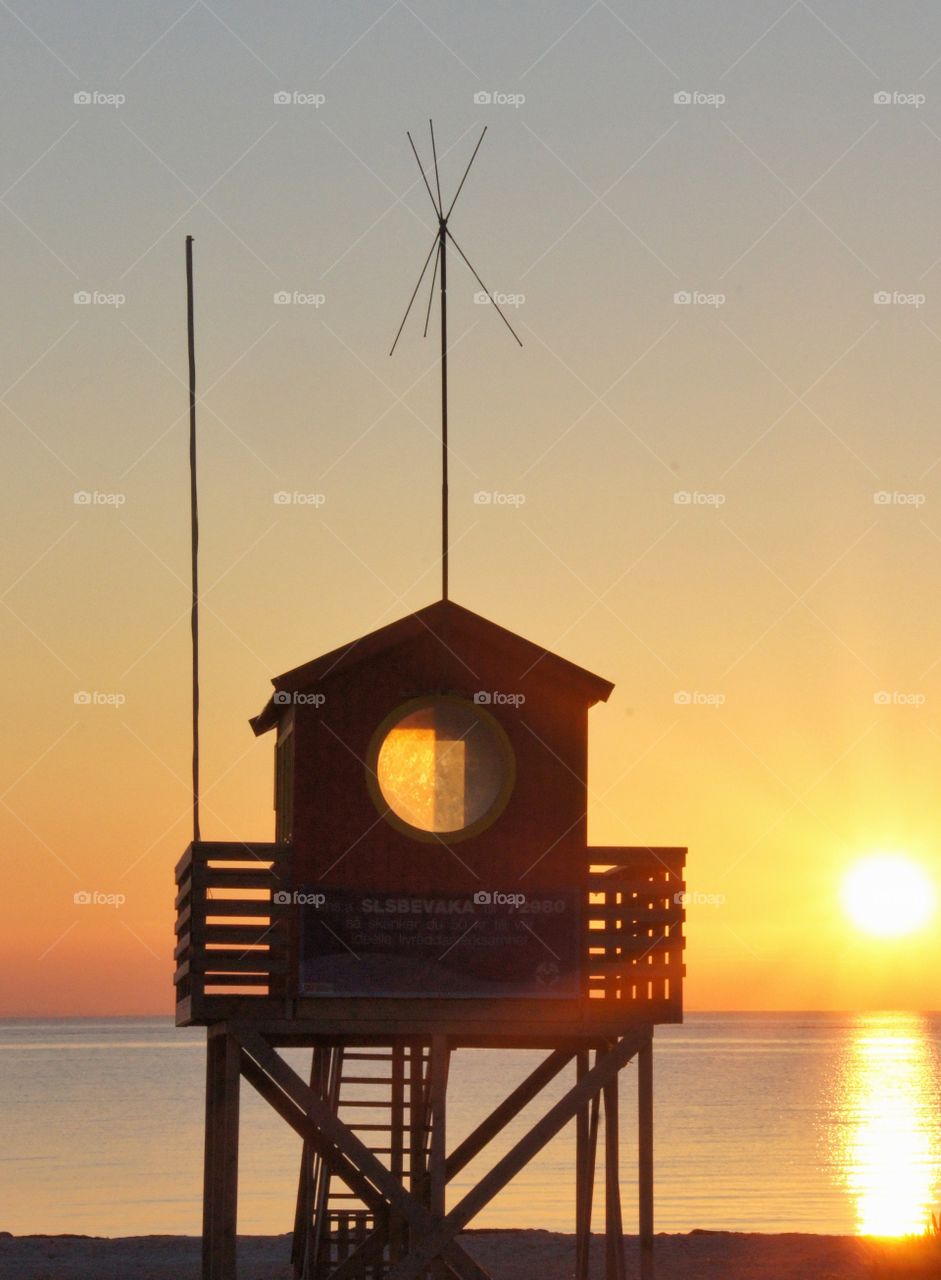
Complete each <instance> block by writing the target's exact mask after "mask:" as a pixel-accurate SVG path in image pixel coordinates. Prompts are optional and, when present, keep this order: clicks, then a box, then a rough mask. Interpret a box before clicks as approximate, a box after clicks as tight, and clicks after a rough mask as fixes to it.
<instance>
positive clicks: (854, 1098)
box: [0, 1014, 941, 1236]
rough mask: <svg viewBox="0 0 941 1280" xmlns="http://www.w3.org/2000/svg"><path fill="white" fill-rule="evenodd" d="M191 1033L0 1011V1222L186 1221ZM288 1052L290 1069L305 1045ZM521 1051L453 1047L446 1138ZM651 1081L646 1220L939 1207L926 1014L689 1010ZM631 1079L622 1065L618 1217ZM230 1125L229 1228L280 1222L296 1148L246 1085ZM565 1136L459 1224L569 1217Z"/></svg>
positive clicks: (193, 1164) (517, 1074) (199, 1045)
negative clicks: (233, 1196) (234, 1211)
mask: <svg viewBox="0 0 941 1280" xmlns="http://www.w3.org/2000/svg"><path fill="white" fill-rule="evenodd" d="M203 1045H204V1039H203V1033H202V1032H199V1031H176V1030H175V1029H173V1027H172V1026H171V1025H170V1024H169V1022H168V1021H165V1020H163V1019H107V1020H81V1021H15V1022H0V1230H7V1231H12V1232H14V1233H17V1234H19V1233H26V1232H78V1233H87V1234H97V1235H115V1236H116V1235H130V1234H142V1233H148V1232H158V1233H164V1232H167V1233H188V1234H192V1233H196V1232H198V1230H199V1214H200V1208H199V1201H200V1194H201V1181H200V1180H201V1160H202V1087H203V1058H204V1048H203ZM287 1056H288V1057H289V1058H291V1060H292V1061H293V1062H294V1063H295V1064H296V1066H297V1068H298V1069H299V1070H301V1071H302V1073H304V1071H305V1066H304V1063H305V1055H302V1054H289V1055H287ZM536 1061H537V1057H536V1055H534V1054H529V1053H523V1052H515V1053H506V1054H494V1053H489V1052H482V1051H465V1052H461V1053H458V1054H457V1056H456V1059H455V1061H454V1064H453V1068H452V1090H451V1094H450V1098H451V1108H452V1109H451V1115H450V1121H449V1124H450V1129H449V1146H451V1145H454V1144H455V1143H456V1142H457V1141H459V1140H460V1138H461V1137H462V1136H463V1135H464V1134H465V1133H467V1132H468V1131H469V1130H470V1129H471V1128H472V1127H473V1125H474V1124H475V1123H476V1122H477V1120H478V1119H479V1118H480V1114H481V1110H482V1108H483V1106H484V1105H486V1104H488V1103H491V1104H492V1103H493V1101H494V1100H496V1099H497V1098H498V1097H500V1096H502V1095H503V1094H505V1093H506V1092H508V1091H509V1089H510V1088H511V1087H512V1086H513V1084H514V1083H516V1081H517V1080H518V1079H520V1078H522V1076H523V1075H525V1074H526V1073H527V1072H528V1071H529V1070H531V1069H532V1066H533V1065H534V1064H535V1062H536ZM654 1080H655V1091H656V1163H657V1226H658V1228H659V1229H661V1230H673V1231H685V1230H689V1229H690V1228H692V1227H712V1228H733V1229H749V1230H758V1231H782V1230H798V1231H821V1232H841V1233H843V1232H854V1231H859V1232H863V1231H865V1232H875V1233H882V1234H898V1233H903V1232H906V1231H910V1230H919V1229H920V1228H921V1227H922V1225H923V1223H924V1220H925V1216H926V1213H927V1211H928V1210H929V1209H935V1210H936V1211H937V1209H938V1207H939V1200H941V1015H927V1016H920V1015H910V1014H866V1015H858V1016H850V1015H831V1014H774V1015H761V1014H748V1015H742V1014H698V1015H690V1016H689V1019H688V1021H687V1023H686V1025H685V1026H683V1027H681V1028H671V1029H665V1030H660V1031H658V1033H657V1039H656V1045H655V1056H654ZM635 1085H636V1076H635V1069H634V1068H633V1067H629V1068H628V1069H627V1071H626V1072H625V1073H624V1076H623V1084H622V1093H623V1098H624V1121H625V1122H626V1123H625V1132H624V1135H623V1145H624V1151H623V1157H624V1200H625V1217H626V1222H627V1224H630V1225H631V1226H633V1224H634V1222H635V1221H636V1219H635V1214H634V1180H633V1172H634V1152H635V1149H636V1148H635V1134H634V1130H633V1126H632V1123H631V1121H632V1120H633V1114H632V1113H633V1105H632V1104H633V1088H634V1086H635ZM563 1089H564V1081H557V1082H556V1088H555V1089H554V1090H553V1091H552V1092H551V1093H547V1094H546V1095H544V1099H545V1098H548V1097H552V1098H554V1097H557V1096H559V1094H560V1093H561V1092H562V1091H563ZM543 1105H545V1103H544V1104H543ZM533 1115H534V1112H533V1111H532V1110H531V1111H530V1112H528V1113H526V1114H525V1115H524V1117H522V1118H521V1120H520V1122H519V1123H518V1124H517V1125H515V1126H514V1127H512V1128H511V1129H510V1130H509V1131H508V1132H507V1134H506V1135H505V1137H504V1141H503V1142H502V1143H501V1144H499V1145H498V1146H497V1147H496V1148H494V1151H495V1152H499V1151H502V1150H505V1149H506V1147H507V1146H508V1145H509V1143H510V1142H511V1141H512V1140H513V1139H514V1138H515V1137H516V1136H518V1135H519V1133H520V1132H521V1131H522V1128H523V1125H524V1123H525V1120H526V1119H531V1118H532V1116H533ZM242 1126H243V1127H242V1135H243V1137H242V1195H241V1200H240V1207H239V1227H240V1230H242V1231H246V1232H263V1233H268V1232H271V1233H274V1232H279V1231H285V1230H287V1229H289V1226H290V1223H291V1219H292V1214H293V1199H292V1198H293V1194H294V1189H295V1187H296V1179H297V1160H298V1155H299V1144H298V1142H297V1141H296V1140H295V1139H294V1138H293V1137H292V1136H291V1135H290V1133H289V1132H288V1130H287V1129H286V1127H285V1126H284V1125H283V1124H282V1123H281V1122H280V1121H279V1120H277V1119H276V1118H275V1117H274V1116H273V1113H271V1112H270V1111H268V1109H267V1108H266V1106H265V1105H264V1104H263V1103H261V1101H260V1100H258V1099H257V1098H256V1097H255V1096H254V1093H253V1091H252V1089H251V1088H250V1086H247V1085H245V1086H244V1092H243V1121H242ZM573 1149H574V1134H573V1133H571V1132H568V1131H566V1132H565V1133H563V1134H562V1135H561V1136H560V1138H559V1139H557V1140H556V1142H555V1143H553V1144H552V1145H551V1146H550V1147H549V1149H548V1150H547V1151H545V1152H543V1154H542V1156H541V1157H540V1158H539V1159H538V1160H537V1161H536V1162H534V1163H533V1164H532V1165H531V1166H530V1167H529V1168H528V1169H527V1170H526V1171H525V1172H524V1174H523V1175H521V1176H520V1178H519V1179H517V1181H516V1182H515V1183H514V1184H511V1187H510V1188H509V1189H508V1190H507V1191H506V1192H505V1193H504V1194H503V1196H502V1197H500V1198H499V1199H498V1200H496V1201H495V1202H494V1203H493V1204H492V1205H491V1206H490V1208H489V1210H488V1211H487V1212H486V1213H485V1214H484V1215H483V1216H482V1217H481V1218H480V1219H478V1220H477V1222H478V1225H491V1226H533V1227H546V1228H551V1229H557V1230H571V1229H572V1225H573V1221H572V1203H571V1201H572V1196H571V1190H572V1173H571V1170H572V1165H573ZM493 1158H494V1156H493V1153H491V1154H489V1155H488V1156H487V1158H486V1159H483V1158H482V1159H481V1160H480V1161H478V1163H477V1164H476V1165H473V1166H471V1167H470V1168H469V1169H467V1170H465V1172H464V1175H463V1176H462V1178H461V1180H460V1184H459V1185H458V1186H456V1187H455V1191H456V1192H460V1191H461V1190H462V1189H463V1188H465V1187H466V1186H467V1185H469V1184H470V1183H471V1182H472V1181H473V1180H474V1175H475V1174H477V1175H479V1174H480V1173H481V1172H483V1171H484V1169H485V1168H486V1167H487V1165H488V1164H489V1163H490V1162H491V1161H492V1160H493ZM597 1203H598V1204H599V1205H600V1204H601V1201H600V1200H599V1201H597Z"/></svg>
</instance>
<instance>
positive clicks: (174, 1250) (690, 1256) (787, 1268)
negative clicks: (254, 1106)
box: [0, 1231, 937, 1280]
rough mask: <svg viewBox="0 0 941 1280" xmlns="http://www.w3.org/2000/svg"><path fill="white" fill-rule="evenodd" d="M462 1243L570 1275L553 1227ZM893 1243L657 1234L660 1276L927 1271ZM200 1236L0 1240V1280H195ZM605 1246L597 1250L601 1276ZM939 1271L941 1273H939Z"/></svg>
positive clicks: (278, 1243) (279, 1270)
mask: <svg viewBox="0 0 941 1280" xmlns="http://www.w3.org/2000/svg"><path fill="white" fill-rule="evenodd" d="M462 1240H463V1243H464V1245H465V1247H466V1248H467V1250H468V1252H470V1253H471V1254H472V1255H473V1256H474V1257H475V1258H476V1259H477V1260H478V1261H479V1262H480V1263H481V1265H482V1266H484V1267H485V1268H486V1269H487V1270H488V1271H489V1272H490V1273H491V1275H492V1276H493V1278H494V1280H533V1278H534V1277H537V1276H538V1277H539V1280H569V1278H570V1277H571V1275H572V1267H573V1258H574V1241H573V1238H572V1237H571V1236H565V1235H560V1234H556V1233H553V1232H549V1231H471V1232H468V1233H467V1234H466V1235H465V1236H463V1237H462ZM894 1252H895V1249H894V1247H893V1246H891V1245H886V1244H882V1243H880V1242H875V1241H870V1240H866V1239H860V1238H856V1237H852V1236H822V1235H803V1234H797V1233H789V1234H786V1235H764V1234H756V1233H752V1234H746V1233H740V1232H727V1231H693V1232H690V1233H689V1234H687V1235H659V1236H658V1237H657V1243H656V1268H657V1280H856V1278H857V1277H859V1278H860V1280H863V1278H865V1277H868V1278H870V1280H872V1278H873V1277H876V1276H881V1275H890V1274H894V1275H899V1276H901V1275H903V1274H904V1275H915V1274H922V1275H927V1274H929V1273H927V1272H916V1271H909V1270H905V1271H904V1272H902V1271H896V1270H895V1269H894V1268H890V1269H888V1270H886V1269H885V1268H886V1264H887V1263H890V1262H891V1259H892V1256H893V1254H894ZM289 1253H290V1237H289V1236H286V1235H285V1236H242V1237H240V1238H239V1280H290V1277H291V1268H290V1265H289ZM199 1256H200V1242H199V1240H198V1239H197V1238H195V1237H192V1236H134V1237H127V1238H124V1239H114V1240H112V1239H104V1238H98V1237H92V1236H18V1237H3V1238H0V1280H198V1277H199ZM627 1261H628V1276H629V1277H635V1276H636V1275H637V1257H636V1240H635V1239H632V1238H628V1240H627ZM603 1269H604V1243H603V1241H602V1240H601V1239H597V1240H596V1242H595V1244H594V1247H593V1265H592V1272H591V1274H592V1280H601V1277H602V1275H603ZM934 1274H937V1272H935V1273H934Z"/></svg>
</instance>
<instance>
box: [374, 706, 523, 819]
mask: <svg viewBox="0 0 941 1280" xmlns="http://www.w3.org/2000/svg"><path fill="white" fill-rule="evenodd" d="M369 765H370V773H369V780H370V784H371V788H372V791H373V798H374V799H375V800H376V803H377V804H378V806H379V808H380V810H381V811H382V812H383V813H384V814H385V816H386V817H387V818H388V819H389V821H390V822H392V823H393V825H394V826H397V827H399V829H400V830H404V831H406V832H407V833H408V834H409V835H413V836H416V837H418V838H419V839H434V838H435V837H436V836H438V835H441V836H444V835H450V836H455V835H459V836H461V837H464V836H470V835H476V834H477V832H478V831H482V830H483V829H484V827H487V826H489V825H490V823H491V822H492V821H493V820H494V819H495V818H496V817H497V816H498V815H499V814H500V813H501V811H502V810H503V808H504V806H505V804H506V802H507V800H508V799H509V798H510V791H511V790H512V787H513V778H514V774H515V763H514V759H513V749H512V747H511V746H510V743H509V740H508V738H507V736H506V734H505V733H504V731H503V729H502V728H501V727H500V725H499V724H498V723H497V722H496V720H495V719H494V718H493V716H491V715H490V714H489V713H488V712H486V711H483V710H482V709H481V708H480V707H478V706H475V705H474V704H473V703H471V702H465V701H464V699H463V698H457V697H450V696H440V697H434V698H417V699H415V700H414V701H412V702H408V703H406V704H405V705H404V706H402V707H399V708H398V710H397V711H394V712H393V713H392V715H391V716H389V717H388V719H387V720H386V721H385V722H384V723H383V724H382V725H380V727H379V730H378V731H377V733H376V735H375V737H374V738H373V744H372V749H371V751H370V760H369Z"/></svg>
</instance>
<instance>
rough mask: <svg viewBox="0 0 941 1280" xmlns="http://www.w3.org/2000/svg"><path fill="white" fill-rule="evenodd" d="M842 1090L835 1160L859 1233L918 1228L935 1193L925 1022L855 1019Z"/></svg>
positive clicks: (939, 1145)
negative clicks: (837, 1159)
mask: <svg viewBox="0 0 941 1280" xmlns="http://www.w3.org/2000/svg"><path fill="white" fill-rule="evenodd" d="M840 1092H841V1098H840V1111H841V1112H842V1119H843V1126H842V1133H843V1143H842V1146H843V1149H842V1151H841V1152H840V1163H841V1166H842V1174H843V1179H844V1181H845V1184H846V1186H847V1188H848V1189H849V1191H850V1194H851V1196H852V1198H853V1201H854V1206H855V1214H856V1231H857V1233H858V1234H860V1235H878V1236H902V1235H909V1234H917V1233H919V1232H921V1231H923V1230H924V1228H925V1224H926V1222H927V1220H928V1218H929V1215H930V1214H931V1213H932V1212H937V1207H938V1197H939V1194H941V1115H939V1063H938V1059H937V1053H936V1050H935V1046H934V1045H933V1044H932V1042H931V1040H930V1039H929V1037H928V1035H927V1025H926V1023H925V1021H924V1020H923V1019H922V1018H920V1017H919V1016H918V1015H915V1014H885V1015H866V1016H864V1017H860V1018H859V1020H858V1021H857V1024H856V1027H855V1031H854V1035H853V1043H852V1047H851V1049H850V1051H849V1055H848V1058H847V1060H846V1063H845V1066H844V1069H843V1073H842V1080H841V1083H840Z"/></svg>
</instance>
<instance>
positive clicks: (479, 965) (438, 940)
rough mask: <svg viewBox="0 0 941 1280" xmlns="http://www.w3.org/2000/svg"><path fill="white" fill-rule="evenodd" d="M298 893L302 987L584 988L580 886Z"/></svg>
mask: <svg viewBox="0 0 941 1280" xmlns="http://www.w3.org/2000/svg"><path fill="white" fill-rule="evenodd" d="M293 897H294V899H295V901H296V902H297V903H298V905H299V914H300V974H299V991H300V994H301V995H302V996H303V995H308V996H313V995H318V996H320V995H338V996H357V995H366V996H439V997H441V996H451V997H461V996H492V997H498V996H525V997H527V998H528V999H532V998H542V997H549V998H552V999H566V1000H571V999H575V998H576V997H577V996H578V995H579V994H580V993H579V983H578V970H579V965H578V959H579V946H578V941H579V934H580V923H579V911H578V901H579V896H578V895H577V894H576V893H575V891H572V890H562V891H556V890H550V891H547V892H545V893H543V894H532V893H530V894H522V893H518V892H512V891H507V892H500V891H487V892H483V891H481V892H478V893H475V894H466V893H465V894H455V893H436V892H435V891H434V890H431V891H428V892H425V893H415V892H409V893H401V894H400V893H390V892H388V891H383V892H378V893H377V892H372V893H370V892H365V891H363V890H360V889H334V888H330V887H327V886H319V887H316V888H311V889H308V890H305V891H304V892H303V893H296V894H294V895H293Z"/></svg>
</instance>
